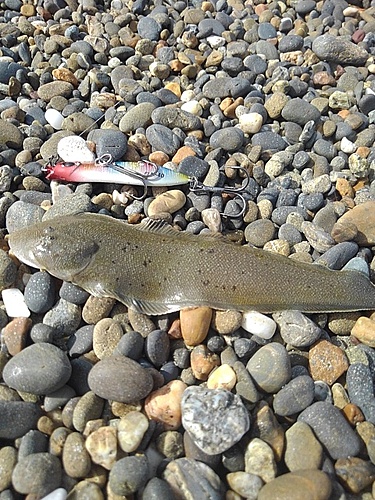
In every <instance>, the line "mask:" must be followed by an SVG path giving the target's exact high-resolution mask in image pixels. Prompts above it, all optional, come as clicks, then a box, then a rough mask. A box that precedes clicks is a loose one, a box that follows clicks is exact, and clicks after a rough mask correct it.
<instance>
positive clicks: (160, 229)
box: [135, 219, 180, 236]
mask: <svg viewBox="0 0 375 500" xmlns="http://www.w3.org/2000/svg"><path fill="white" fill-rule="evenodd" d="M135 227H136V228H137V229H139V230H140V231H147V232H149V233H158V234H169V235H170V236H176V235H178V234H180V233H179V231H177V230H176V229H173V227H172V226H170V225H169V224H168V223H167V222H165V221H164V220H161V219H144V220H143V221H142V222H141V224H138V225H137V226H135Z"/></svg>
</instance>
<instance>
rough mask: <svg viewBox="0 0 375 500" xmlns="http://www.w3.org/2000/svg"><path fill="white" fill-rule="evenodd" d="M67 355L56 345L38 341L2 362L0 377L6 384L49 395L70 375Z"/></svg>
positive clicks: (25, 390)
mask: <svg viewBox="0 0 375 500" xmlns="http://www.w3.org/2000/svg"><path fill="white" fill-rule="evenodd" d="M71 372H72V368H71V366H70V363H69V359H68V357H67V355H66V354H65V353H64V352H63V351H62V350H61V349H59V348H58V347H56V346H54V345H51V344H46V343H44V342H39V343H38V344H32V345H30V346H28V347H26V348H25V349H23V350H22V351H21V352H20V353H18V354H16V355H15V356H14V357H13V358H11V359H10V360H9V361H8V363H7V364H6V366H5V368H4V370H3V379H4V381H5V383H6V384H7V385H8V386H9V387H13V388H14V389H16V390H19V391H24V392H31V393H32V394H49V393H51V392H54V391H56V390H58V389H60V387H62V386H63V385H64V384H65V383H66V382H67V381H68V380H69V378H70V375H71Z"/></svg>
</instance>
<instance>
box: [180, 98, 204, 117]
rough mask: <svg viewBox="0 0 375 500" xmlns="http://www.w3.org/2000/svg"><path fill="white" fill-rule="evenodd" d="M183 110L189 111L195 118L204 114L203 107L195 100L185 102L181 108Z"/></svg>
mask: <svg viewBox="0 0 375 500" xmlns="http://www.w3.org/2000/svg"><path fill="white" fill-rule="evenodd" d="M181 109H182V110H183V111H187V112H188V113H191V114H192V115H195V116H201V114H202V113H203V109H202V106H201V105H200V104H199V102H198V101H196V100H195V99H193V100H191V101H189V102H185V103H184V104H183V105H182V106H181Z"/></svg>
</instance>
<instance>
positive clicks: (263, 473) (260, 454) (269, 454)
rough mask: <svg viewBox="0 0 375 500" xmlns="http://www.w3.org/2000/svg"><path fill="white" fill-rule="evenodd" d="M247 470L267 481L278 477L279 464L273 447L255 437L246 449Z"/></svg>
mask: <svg viewBox="0 0 375 500" xmlns="http://www.w3.org/2000/svg"><path fill="white" fill-rule="evenodd" d="M245 472H249V473H250V474H255V475H256V476H259V477H260V478H261V479H262V480H263V481H264V482H265V483H269V482H270V481H272V480H273V479H275V477H276V472H277V466H276V461H275V456H274V453H273V450H272V448H271V447H270V446H269V445H268V444H267V443H266V442H265V441H262V440H261V439H259V438H254V439H252V440H251V441H250V443H249V444H248V445H247V446H246V449H245Z"/></svg>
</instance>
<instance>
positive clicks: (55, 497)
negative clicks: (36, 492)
mask: <svg viewBox="0 0 375 500" xmlns="http://www.w3.org/2000/svg"><path fill="white" fill-rule="evenodd" d="M67 496H68V493H67V491H66V490H64V488H57V490H53V491H51V493H48V495H46V496H45V497H43V498H42V499H41V500H65V499H66V497H67Z"/></svg>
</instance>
